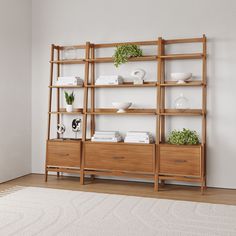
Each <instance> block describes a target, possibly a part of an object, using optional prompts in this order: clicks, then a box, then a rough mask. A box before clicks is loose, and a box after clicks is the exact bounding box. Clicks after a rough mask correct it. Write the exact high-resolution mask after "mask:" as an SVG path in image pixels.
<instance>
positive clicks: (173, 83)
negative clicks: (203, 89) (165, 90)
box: [160, 81, 204, 87]
mask: <svg viewBox="0 0 236 236" xmlns="http://www.w3.org/2000/svg"><path fill="white" fill-rule="evenodd" d="M160 86H161V87H188V86H189V87H191V86H193V87H194V86H204V84H203V82H202V81H188V82H186V83H183V84H178V83H177V82H176V81H165V83H162V84H160Z"/></svg>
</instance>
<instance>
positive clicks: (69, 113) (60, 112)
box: [49, 108, 83, 115]
mask: <svg viewBox="0 0 236 236" xmlns="http://www.w3.org/2000/svg"><path fill="white" fill-rule="evenodd" d="M82 113H83V109H82V108H75V109H74V110H73V111H72V112H67V111H66V109H65V108H62V109H60V111H51V112H49V114H66V115H77V114H82Z"/></svg>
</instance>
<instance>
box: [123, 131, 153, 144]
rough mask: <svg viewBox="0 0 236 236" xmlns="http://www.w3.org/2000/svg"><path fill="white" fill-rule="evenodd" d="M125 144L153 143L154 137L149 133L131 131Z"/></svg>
mask: <svg viewBox="0 0 236 236" xmlns="http://www.w3.org/2000/svg"><path fill="white" fill-rule="evenodd" d="M124 142H125V143H152V142H153V137H152V135H151V134H150V133H149V132H143V131H138V132H137V131H129V132H127V134H126V137H125V140H124Z"/></svg>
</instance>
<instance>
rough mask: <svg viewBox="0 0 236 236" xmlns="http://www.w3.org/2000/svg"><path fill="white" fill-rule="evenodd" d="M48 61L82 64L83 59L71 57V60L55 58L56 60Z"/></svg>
mask: <svg viewBox="0 0 236 236" xmlns="http://www.w3.org/2000/svg"><path fill="white" fill-rule="evenodd" d="M50 63H53V64H84V63H85V60H84V59H71V60H56V61H50Z"/></svg>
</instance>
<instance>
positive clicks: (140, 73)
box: [131, 69, 146, 84]
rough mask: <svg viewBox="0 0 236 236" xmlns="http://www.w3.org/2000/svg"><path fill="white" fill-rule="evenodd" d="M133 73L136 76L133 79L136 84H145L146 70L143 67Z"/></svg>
mask: <svg viewBox="0 0 236 236" xmlns="http://www.w3.org/2000/svg"><path fill="white" fill-rule="evenodd" d="M131 75H132V76H133V77H134V79H133V83H134V84H143V82H144V80H143V78H144V77H145V75H146V71H145V70H143V69H136V70H134V71H133V72H132V73H131Z"/></svg>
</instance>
